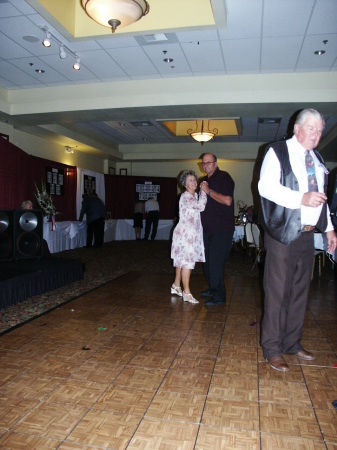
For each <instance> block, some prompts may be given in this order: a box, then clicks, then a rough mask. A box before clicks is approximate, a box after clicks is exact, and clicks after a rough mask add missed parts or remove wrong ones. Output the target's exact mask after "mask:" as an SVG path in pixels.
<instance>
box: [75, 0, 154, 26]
mask: <svg viewBox="0 0 337 450" xmlns="http://www.w3.org/2000/svg"><path fill="white" fill-rule="evenodd" d="M81 3H82V7H83V9H84V10H85V12H86V13H87V14H88V16H89V17H91V19H93V20H94V21H95V22H97V23H99V24H100V25H103V26H104V27H111V31H112V32H113V33H114V32H115V31H116V28H117V27H120V28H122V27H127V26H128V25H131V24H132V23H134V22H137V21H138V20H139V19H141V18H142V17H143V16H145V15H146V14H148V12H149V11H150V5H149V4H148V3H147V1H146V0H81Z"/></svg>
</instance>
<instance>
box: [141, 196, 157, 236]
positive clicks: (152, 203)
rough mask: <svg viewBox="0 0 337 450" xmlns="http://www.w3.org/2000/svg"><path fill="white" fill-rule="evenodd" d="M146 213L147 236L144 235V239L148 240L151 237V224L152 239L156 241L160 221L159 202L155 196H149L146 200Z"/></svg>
mask: <svg viewBox="0 0 337 450" xmlns="http://www.w3.org/2000/svg"><path fill="white" fill-rule="evenodd" d="M145 214H146V223H145V236H144V237H143V241H147V240H148V239H149V235H150V231H151V226H152V233H151V241H154V240H155V238H156V235H157V228H158V223H159V203H158V202H157V200H156V199H155V198H154V197H153V198H149V199H148V200H147V201H146V202H145Z"/></svg>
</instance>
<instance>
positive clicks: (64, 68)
mask: <svg viewBox="0 0 337 450" xmlns="http://www.w3.org/2000/svg"><path fill="white" fill-rule="evenodd" d="M40 59H41V60H42V61H44V62H45V63H46V64H47V65H48V66H50V68H51V69H50V70H54V71H56V72H58V73H60V74H62V76H63V77H65V78H67V79H68V80H69V81H71V82H76V83H77V82H79V81H80V80H89V79H91V78H95V75H94V74H93V73H92V72H90V71H89V70H88V69H87V67H86V66H85V64H84V62H82V61H81V69H80V70H74V69H73V64H74V62H75V59H73V58H72V57H70V56H68V58H66V59H60V58H59V56H58V55H48V56H41V57H40Z"/></svg>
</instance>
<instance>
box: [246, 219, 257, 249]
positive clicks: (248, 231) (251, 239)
mask: <svg viewBox="0 0 337 450" xmlns="http://www.w3.org/2000/svg"><path fill="white" fill-rule="evenodd" d="M253 225H255V224H254V223H246V225H245V235H246V242H247V244H254V236H253Z"/></svg>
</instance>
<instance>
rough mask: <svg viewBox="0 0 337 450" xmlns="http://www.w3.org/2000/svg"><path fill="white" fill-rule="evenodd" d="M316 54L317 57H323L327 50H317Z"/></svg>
mask: <svg viewBox="0 0 337 450" xmlns="http://www.w3.org/2000/svg"><path fill="white" fill-rule="evenodd" d="M314 53H315V55H317V56H321V55H324V53H325V50H316V51H315V52H314Z"/></svg>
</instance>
